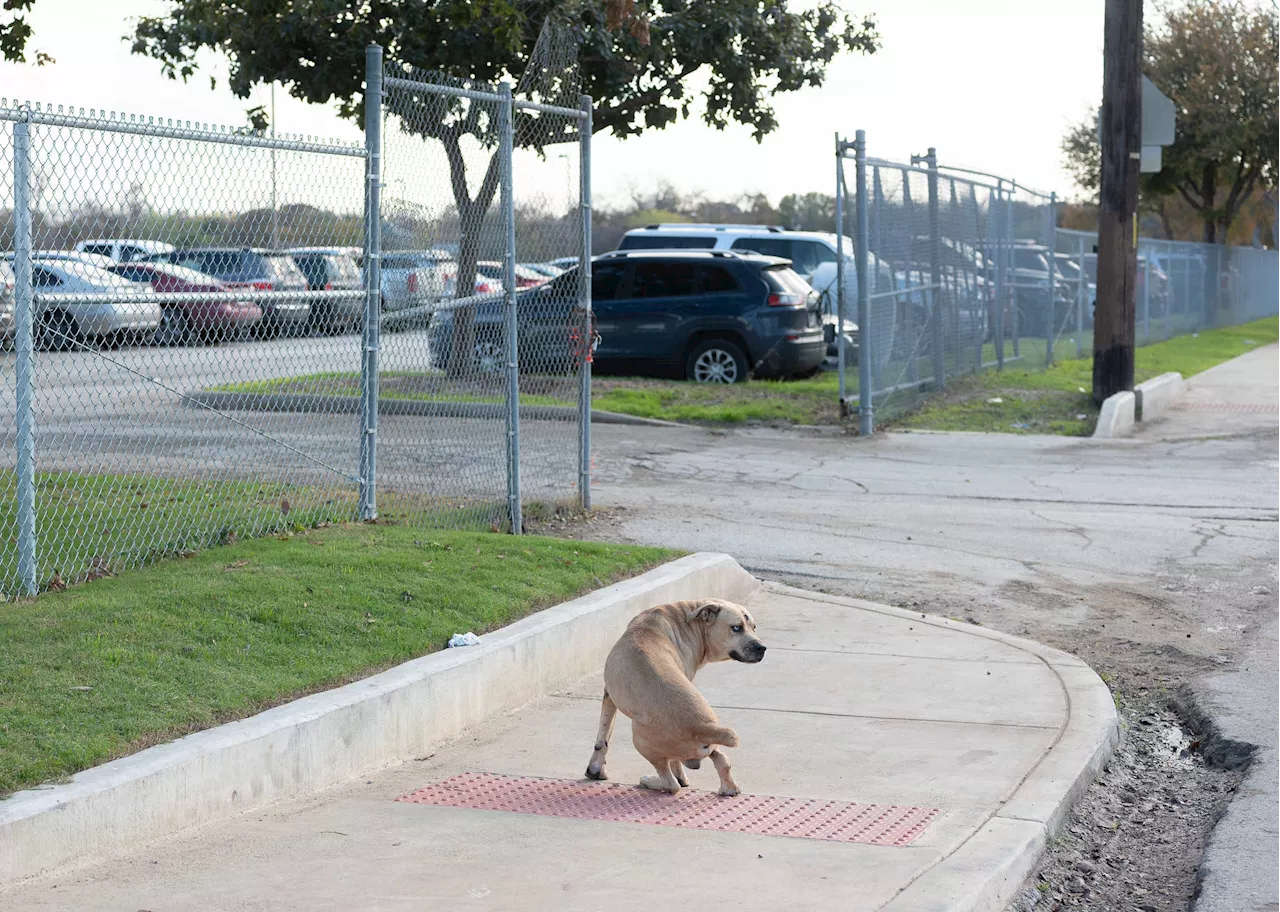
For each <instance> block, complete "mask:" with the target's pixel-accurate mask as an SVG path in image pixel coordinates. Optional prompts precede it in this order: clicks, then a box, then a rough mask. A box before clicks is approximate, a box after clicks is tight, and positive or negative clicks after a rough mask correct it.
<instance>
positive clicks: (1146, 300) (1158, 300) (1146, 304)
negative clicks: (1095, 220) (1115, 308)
mask: <svg viewBox="0 0 1280 912" xmlns="http://www.w3.org/2000/svg"><path fill="white" fill-rule="evenodd" d="M1084 274H1085V275H1086V276H1087V277H1088V278H1089V283H1090V284H1089V287H1090V288H1091V289H1093V297H1091V298H1090V299H1089V322H1090V324H1092V322H1093V311H1094V309H1095V308H1096V306H1097V303H1098V301H1097V298H1098V285H1097V277H1098V255H1097V254H1096V253H1086V254H1085V256H1084ZM1148 276H1150V278H1151V290H1150V292H1148V291H1147V277H1148ZM1135 279H1136V285H1135V292H1134V305H1135V307H1136V316H1137V319H1138V320H1139V321H1141V320H1142V319H1143V318H1144V317H1146V318H1148V319H1150V318H1160V317H1163V316H1164V315H1165V314H1166V313H1167V312H1168V308H1169V304H1170V292H1171V289H1170V283H1169V276H1168V274H1167V273H1166V272H1165V271H1164V269H1162V268H1161V267H1160V266H1159V264H1158V262H1157V261H1156V260H1155V259H1154V258H1153V259H1152V260H1151V263H1150V265H1148V263H1147V257H1146V256H1145V255H1139V256H1138V269H1137V274H1136V277H1135ZM1144 308H1145V310H1144Z"/></svg>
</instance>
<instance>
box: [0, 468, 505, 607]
mask: <svg viewBox="0 0 1280 912" xmlns="http://www.w3.org/2000/svg"><path fill="white" fill-rule="evenodd" d="M355 512H356V491H355V487H354V485H335V486H333V487H331V488H328V487H321V486H301V485H291V484H285V483H282V482H274V483H273V482H248V481H187V480H178V479H171V478H157V477H149V476H145V475H94V474H78V473H73V472H41V473H38V474H37V475H36V535H37V540H38V544H37V553H36V557H37V572H36V578H37V580H38V582H39V584H40V585H41V587H45V586H47V585H49V584H50V582H51V581H53V582H54V585H55V586H56V585H59V584H62V583H66V584H73V583H77V582H83V581H84V580H86V579H92V578H94V577H97V576H102V575H104V574H107V573H114V572H117V571H119V570H121V569H128V568H131V567H136V566H139V565H141V564H144V563H149V562H151V561H153V560H156V559H158V558H163V557H171V556H175V555H182V554H188V553H190V552H193V551H199V550H202V549H204V548H208V547H210V546H213V545H218V544H222V543H225V542H227V541H234V540H235V539H237V538H250V537H255V536H259V535H269V534H272V533H275V532H281V531H285V530H288V529H290V528H295V527H305V526H313V525H315V524H317V523H324V522H346V521H349V520H351V519H353V518H354V517H355ZM16 514H17V504H16V500H15V489H14V475H13V472H3V473H0V530H4V531H5V533H7V534H6V537H5V538H4V540H3V541H0V592H5V593H10V594H12V593H14V592H17V591H18V590H19V580H18V576H17V539H16V535H17V517H16ZM475 527H476V528H483V527H484V526H483V525H482V524H479V523H477V524H476V526H475Z"/></svg>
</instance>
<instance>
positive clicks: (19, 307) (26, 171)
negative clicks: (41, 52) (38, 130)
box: [13, 120, 39, 595]
mask: <svg viewBox="0 0 1280 912" xmlns="http://www.w3.org/2000/svg"><path fill="white" fill-rule="evenodd" d="M30 130H31V124H30V123H28V122H27V121H26V120H19V121H17V122H15V123H14V125H13V272H14V283H13V298H14V302H13V315H14V321H15V324H16V325H15V326H14V349H15V352H14V354H15V358H14V381H15V385H16V387H17V389H16V390H15V393H16V406H17V415H16V416H15V418H16V424H17V441H16V442H17V447H18V453H17V457H18V458H17V467H18V477H17V479H16V483H17V488H18V490H17V495H18V498H17V499H18V517H17V519H18V580H19V583H20V585H21V587H22V593H23V595H35V594H36V590H37V589H38V588H39V586H38V584H37V582H36V566H37V565H36V440H35V436H36V435H35V408H34V404H33V401H32V400H33V396H34V393H35V377H34V367H35V364H34V357H35V355H34V352H35V301H34V296H33V289H32V284H31V134H30Z"/></svg>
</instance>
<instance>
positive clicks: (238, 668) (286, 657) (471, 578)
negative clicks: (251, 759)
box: [0, 523, 677, 795]
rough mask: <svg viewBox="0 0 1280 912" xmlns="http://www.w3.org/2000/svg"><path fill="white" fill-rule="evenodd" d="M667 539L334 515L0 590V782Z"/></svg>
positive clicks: (416, 636) (222, 710)
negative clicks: (543, 533)
mask: <svg viewBox="0 0 1280 912" xmlns="http://www.w3.org/2000/svg"><path fill="white" fill-rule="evenodd" d="M675 556H677V555H676V552H673V551H668V550H663V549H658V548H633V547H627V546H621V545H603V544H593V543H588V542H579V541H561V540H556V539H549V538H540V537H536V536H526V537H521V538H513V537H510V536H506V535H493V534H486V533H471V532H439V531H424V530H422V529H414V528H411V527H409V526H403V525H387V524H382V523H378V524H369V525H363V524H359V525H335V526H328V527H322V528H318V529H311V530H307V531H304V532H293V533H284V534H281V535H280V536H278V537H268V538H260V539H255V540H247V541H240V542H236V543H235V544H233V545H229V546H225V547H216V548H212V549H209V550H207V551H204V552H202V553H200V554H197V555H195V556H192V557H190V558H187V559H178V560H169V561H164V562H161V563H159V564H156V565H154V566H152V567H148V568H146V569H144V570H136V571H129V572H127V573H123V574H121V575H119V576H116V577H113V578H109V579H101V580H98V581H96V582H93V583H90V584H88V585H84V586H77V587H73V588H70V589H67V590H65V591H58V592H46V593H44V594H42V595H40V596H38V597H36V598H34V599H24V600H19V601H16V602H11V603H9V604H4V605H0V795H3V794H7V793H8V792H11V791H13V790H15V789H21V788H25V787H29V786H33V785H37V784H39V783H41V782H46V781H49V780H56V779H58V778H60V777H64V776H67V775H69V774H71V773H74V772H76V771H78V770H82V769H85V768H87V767H90V766H93V765H96V764H99V763H103V762H105V761H107V760H110V759H112V758H115V757H120V756H123V755H126V754H129V753H132V752H134V751H137V750H140V749H141V748H144V747H147V746H149V745H152V744H156V743H159V742H162V741H166V740H171V739H173V738H175V737H178V736H180V735H183V734H186V733H189V732H192V731H195V730H198V729H201V728H206V727H208V726H211V725H216V724H218V723H221V722H225V721H228V720H231V719H236V718H242V717H244V716H248V715H251V714H253V713H255V712H258V711H261V710H262V709H265V708H267V707H270V706H273V705H276V704H278V703H281V702H284V701H286V700H289V699H291V698H293V697H296V696H299V695H302V694H306V693H310V692H314V691H317V690H323V689H326V688H330V687H334V686H336V685H339V684H342V683H344V682H347V681H351V680H354V679H357V678H360V677H364V676H367V675H368V674H370V673H372V672H375V671H378V670H380V669H383V668H386V667H388V666H391V665H394V664H396V663H399V662H403V661H405V660H407V659H411V658H414V657H415V656H421V655H424V654H426V653H429V652H434V651H436V650H438V649H441V648H442V647H443V646H444V644H445V642H446V641H447V640H448V638H449V636H450V635H452V634H454V633H464V632H466V631H468V630H470V631H474V632H476V633H478V634H483V633H485V632H486V631H490V630H493V629H495V628H498V627H501V626H503V625H505V624H509V623H511V622H512V621H514V620H516V619H517V618H520V617H522V616H524V615H527V614H529V613H530V612H532V611H535V610H537V609H539V608H542V607H545V606H548V605H551V604H555V603H557V602H560V601H563V600H565V599H567V598H571V597H573V596H575V595H578V594H581V593H583V592H585V591H588V590H591V589H594V588H598V587H600V586H602V585H605V584H607V583H610V582H612V581H614V580H617V579H620V578H624V577H627V576H631V575H634V574H635V573H638V572H640V571H643V570H645V569H648V568H649V567H652V566H654V565H656V564H659V563H662V562H664V561H666V560H669V559H671V558H673V557H675Z"/></svg>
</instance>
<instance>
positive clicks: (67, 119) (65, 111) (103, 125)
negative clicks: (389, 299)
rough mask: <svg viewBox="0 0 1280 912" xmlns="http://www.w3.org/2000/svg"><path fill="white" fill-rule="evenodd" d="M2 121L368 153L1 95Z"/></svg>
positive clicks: (352, 146)
mask: <svg viewBox="0 0 1280 912" xmlns="http://www.w3.org/2000/svg"><path fill="white" fill-rule="evenodd" d="M0 120H9V121H14V122H26V123H32V124H43V125H44V126H51V127H72V128H75V129H80V130H97V131H100V132H105V133H130V134H133V135H135V136H154V137H159V138H162V139H187V140H194V141H198V142H207V143H221V144H224V145H232V146H252V147H254V148H259V149H278V150H282V151H291V152H317V153H322V154H325V155H350V156H353V157H357V158H363V157H364V156H365V148H364V145H363V143H360V144H357V143H342V142H337V141H334V140H326V139H322V138H320V137H315V136H304V135H302V134H285V133H281V134H277V135H274V136H273V135H271V134H269V133H257V132H253V131H250V130H248V129H246V128H244V127H228V126H219V125H216V124H213V125H210V124H202V123H198V122H197V123H192V122H191V121H189V120H182V119H181V118H176V119H175V118H172V117H151V116H146V115H140V114H128V115H126V114H125V113H124V112H123V111H122V112H116V111H110V112H108V111H107V110H106V109H101V108H90V109H89V110H88V112H87V113H86V112H85V109H84V108H82V107H81V108H77V107H76V106H74V105H66V106H63V105H58V106H57V110H56V111H55V110H54V106H53V105H51V104H41V103H38V102H37V103H35V104H29V103H24V102H19V101H14V102H13V103H12V106H11V105H10V101H9V99H8V98H0Z"/></svg>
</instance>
